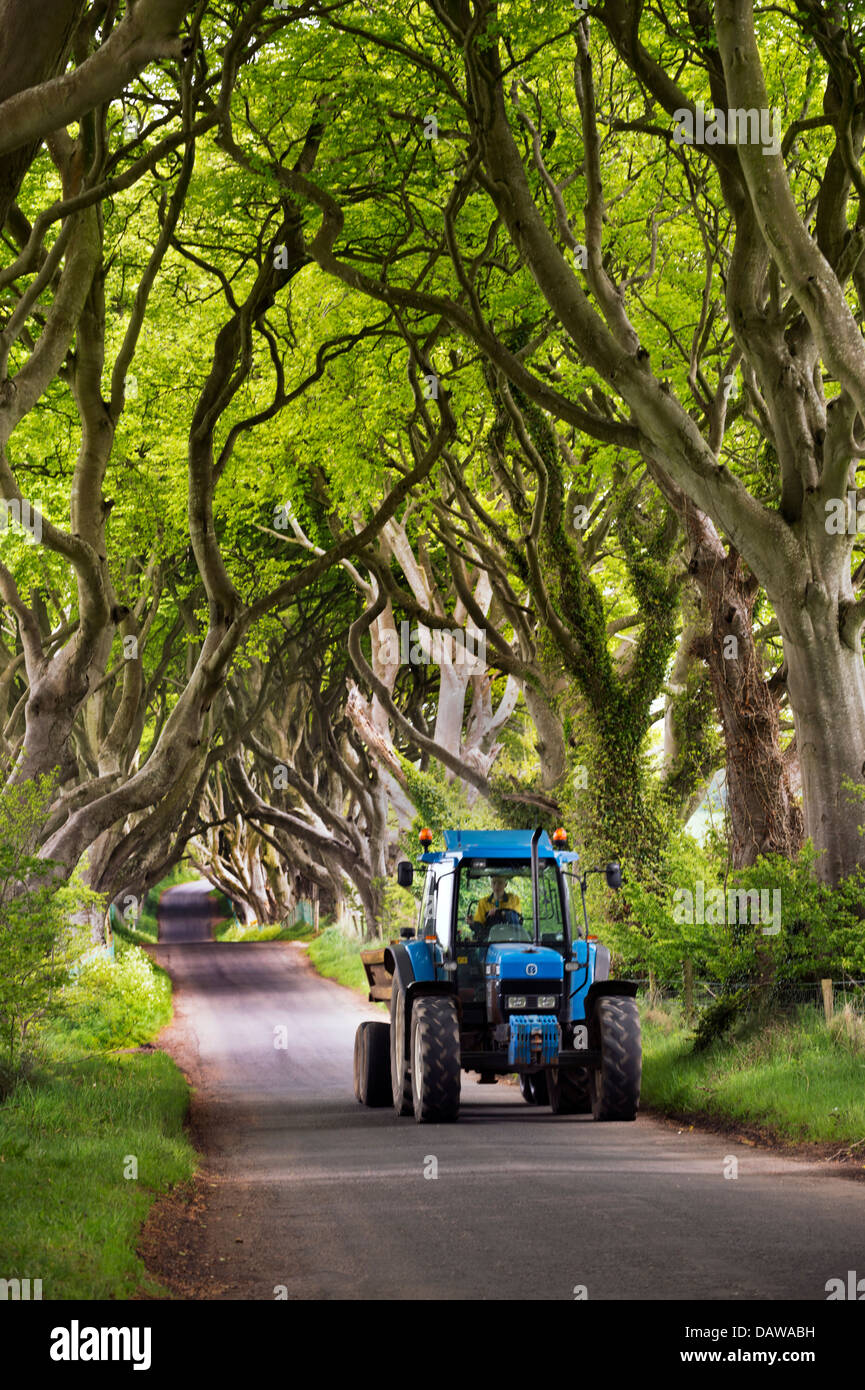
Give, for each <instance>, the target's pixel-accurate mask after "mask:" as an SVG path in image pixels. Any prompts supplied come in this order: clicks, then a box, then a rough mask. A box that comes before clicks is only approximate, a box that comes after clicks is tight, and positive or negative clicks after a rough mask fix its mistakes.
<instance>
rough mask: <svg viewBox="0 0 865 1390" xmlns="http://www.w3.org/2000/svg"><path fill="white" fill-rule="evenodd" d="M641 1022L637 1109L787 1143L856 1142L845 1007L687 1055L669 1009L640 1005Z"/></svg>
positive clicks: (860, 1112)
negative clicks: (719, 1123)
mask: <svg viewBox="0 0 865 1390" xmlns="http://www.w3.org/2000/svg"><path fill="white" fill-rule="evenodd" d="M642 1021H643V1091H642V1099H643V1101H644V1103H645V1104H646V1105H649V1106H652V1107H654V1108H655V1109H658V1110H662V1111H665V1112H666V1113H668V1114H673V1115H705V1116H708V1117H711V1118H712V1119H715V1120H730V1121H733V1122H736V1123H741V1124H750V1125H756V1126H758V1127H759V1128H762V1129H764V1130H766V1131H767V1132H768V1133H769V1134H770V1135H771V1136H773V1137H774V1136H777V1137H778V1138H780V1139H783V1140H785V1141H787V1142H793V1143H796V1142H798V1143H802V1142H815V1143H819V1142H824V1143H825V1142H831V1143H834V1142H835V1141H838V1144H839V1146H842V1145H849V1144H851V1143H855V1142H857V1141H858V1140H861V1139H863V1138H865V1020H863V1019H862V1017H861V1016H860V1015H857V1014H855V1013H854V1012H853V1011H852V1010H851V1009H850V1008H849V1006H848V1008H846V1009H845V1010H843V1011H842V1012H840V1013H839V1014H838V1015H837V1016H836V1017H835V1019H833V1021H832V1023H831V1025H829V1026H827V1024H826V1021H825V1019H824V1017H823V1015H822V1013H820V1012H819V1011H818V1010H816V1009H814V1008H810V1007H805V1006H803V1007H801V1008H799V1009H798V1010H797V1011H796V1012H795V1013H794V1014H790V1015H788V1016H785V1017H783V1018H776V1019H772V1020H770V1021H768V1022H764V1023H762V1024H758V1023H756V1022H752V1023H751V1024H750V1025H748V1024H745V1025H742V1026H740V1029H739V1031H738V1032H736V1033H734V1034H732V1035H731V1036H730V1037H729V1038H727V1039H725V1040H723V1041H718V1042H715V1043H713V1044H712V1045H711V1046H710V1047H708V1048H707V1049H706V1050H705V1051H704V1052H696V1053H695V1052H694V1051H693V1050H692V1041H693V1034H692V1033H691V1031H690V1030H689V1029H688V1028H687V1027H686V1026H685V1023H684V1021H683V1019H682V1017H681V1013H680V1011H679V1010H678V1009H677V1008H676V1006H672V1007H669V1008H664V1009H659V1008H649V1007H648V1006H646V1005H644V1006H643V1008H642ZM860 1152H862V1156H863V1158H865V1147H863V1150H861V1151H860Z"/></svg>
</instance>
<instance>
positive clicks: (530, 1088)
mask: <svg viewBox="0 0 865 1390" xmlns="http://www.w3.org/2000/svg"><path fill="white" fill-rule="evenodd" d="M520 1094H521V1095H522V1098H523V1100H524V1101H525V1102H526V1103H527V1104H528V1105H549V1103H550V1097H549V1094H548V1091H547V1074H546V1072H543V1071H534V1072H531V1073H530V1074H529V1075H527V1076H521V1077H520Z"/></svg>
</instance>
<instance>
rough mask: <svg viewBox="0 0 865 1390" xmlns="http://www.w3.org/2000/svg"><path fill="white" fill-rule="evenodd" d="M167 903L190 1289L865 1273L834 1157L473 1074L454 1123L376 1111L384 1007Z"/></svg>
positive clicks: (665, 1284) (651, 1283)
mask: <svg viewBox="0 0 865 1390" xmlns="http://www.w3.org/2000/svg"><path fill="white" fill-rule="evenodd" d="M161 916H162V940H163V941H164V943H165V944H163V945H160V946H159V947H158V948H156V954H157V956H158V959H159V961H160V963H161V964H162V965H164V966H166V967H167V968H168V970H169V971H170V973H171V975H172V977H173V979H174V981H175V986H176V988H177V991H178V993H177V997H176V1017H175V1022H174V1024H173V1025H172V1027H171V1029H170V1030H169V1031H168V1033H167V1035H166V1036H165V1038H164V1039H163V1045H165V1046H167V1048H168V1050H169V1051H170V1052H171V1053H172V1055H174V1056H175V1057H176V1058H177V1060H178V1061H179V1063H180V1064H181V1066H183V1067H184V1069H185V1071H186V1072H187V1074H188V1075H189V1076H190V1079H191V1080H192V1082H193V1084H194V1086H195V1087H196V1097H195V1102H194V1108H193V1120H194V1130H195V1136H196V1138H197V1141H198V1142H199V1144H201V1145H203V1147H204V1150H205V1156H206V1166H205V1172H204V1179H203V1183H204V1186H203V1190H204V1192H205V1194H206V1199H207V1208H206V1210H205V1211H204V1212H203V1213H202V1219H201V1220H200V1221H199V1222H197V1223H195V1229H194V1231H193V1229H192V1226H190V1231H189V1235H188V1238H187V1237H186V1236H184V1242H183V1243H184V1249H183V1250H182V1251H181V1255H180V1261H181V1264H182V1268H183V1269H184V1270H185V1271H186V1282H185V1288H186V1290H187V1292H188V1296H190V1297H200V1298H215V1299H219V1298H224V1299H273V1298H274V1297H277V1296H284V1295H287V1296H288V1297H289V1298H291V1299H296V1298H301V1299H304V1298H305V1299H322V1298H325V1299H327V1298H357V1299H391V1298H418V1299H471V1300H483V1299H498V1298H509V1297H513V1298H520V1299H526V1298H528V1299H573V1298H574V1297H575V1289H577V1288H578V1287H579V1286H584V1287H585V1289H586V1293H587V1296H588V1298H589V1299H590V1300H592V1299H679V1298H687V1299H717V1300H731V1301H742V1302H744V1301H748V1300H751V1299H755V1300H763V1299H781V1298H793V1299H806V1300H819V1301H824V1300H825V1298H826V1292H825V1285H826V1281H827V1280H828V1279H830V1278H834V1277H842V1278H846V1272H847V1271H848V1270H850V1269H854V1270H855V1269H860V1270H861V1269H862V1268H863V1257H865V1250H863V1244H865V1241H863V1232H865V1184H862V1183H858V1182H854V1181H850V1180H849V1179H845V1178H842V1177H838V1176H834V1175H831V1174H828V1173H827V1172H826V1171H825V1166H824V1165H821V1164H818V1163H807V1162H804V1161H802V1160H792V1159H788V1158H785V1157H783V1156H781V1155H776V1154H773V1153H770V1152H768V1151H765V1150H757V1149H754V1148H751V1147H748V1146H747V1145H744V1144H741V1143H737V1142H734V1141H732V1140H730V1139H727V1138H723V1137H722V1138H716V1137H714V1136H711V1135H706V1134H699V1133H694V1132H687V1131H685V1132H683V1133H681V1134H677V1133H676V1130H675V1129H674V1128H673V1129H671V1128H670V1127H669V1126H668V1125H667V1124H664V1123H662V1122H661V1121H659V1120H655V1119H651V1118H648V1117H645V1116H641V1117H640V1118H639V1119H638V1120H637V1121H636V1122H635V1123H633V1124H596V1123H594V1122H593V1121H592V1119H591V1117H584V1116H576V1117H569V1116H561V1117H559V1116H554V1115H552V1114H551V1113H550V1111H549V1110H546V1109H535V1108H534V1107H530V1106H527V1105H526V1104H525V1103H524V1102H523V1100H522V1099H521V1097H520V1095H519V1092H518V1090H517V1089H516V1088H515V1087H511V1086H504V1085H501V1084H499V1085H497V1086H480V1085H478V1084H476V1083H474V1082H471V1081H469V1080H468V1079H467V1078H466V1077H465V1075H464V1078H463V1104H462V1109H461V1114H460V1118H459V1120H458V1122H457V1123H456V1124H454V1125H441V1126H430V1125H416V1124H415V1122H414V1120H413V1119H412V1118H409V1119H402V1120H400V1119H397V1117H396V1116H395V1114H394V1113H393V1111H392V1110H390V1109H387V1110H368V1109H365V1108H364V1107H362V1106H360V1105H358V1103H357V1102H356V1101H355V1099H354V1094H353V1091H352V1048H353V1042H354V1033H355V1029H356V1027H357V1025H358V1023H359V1022H360V1020H361V1019H362V1018H365V1017H383V1016H384V1015H383V1014H379V1013H377V1012H375V1011H374V1010H373V1009H372V1008H371V1007H369V1006H366V1005H364V1004H363V1002H362V1001H361V1000H360V999H359V997H358V996H356V995H354V994H353V993H351V992H350V991H348V990H346V989H343V988H342V987H340V986H339V985H335V984H333V983H331V982H329V981H325V980H322V979H321V978H320V977H319V976H318V975H316V974H315V972H314V971H313V970H312V967H311V966H310V964H309V962H308V960H307V959H306V956H305V952H304V949H303V947H301V946H299V945H295V944H294V943H288V942H274V943H266V942H262V943H252V944H245V943H242V944H241V943H234V944H225V945H222V944H218V943H214V942H212V941H211V940H209V934H210V933H209V925H208V914H207V905H206V902H205V900H204V896H203V892H202V889H201V887H200V886H195V885H192V886H190V885H186V886H184V887H182V888H176V889H172V890H170V892H169V894H167V895H166V896H165V897H164V898H163V906H162V913H161ZM280 1029H284V1030H285V1031H284V1033H280V1032H279V1031H278V1030H280ZM282 1042H284V1043H285V1046H281V1045H279V1046H278V1045H277V1044H281V1043H282ZM731 1157H733V1158H735V1159H736V1160H737V1162H738V1176H737V1177H735V1178H732V1177H725V1171H726V1172H728V1173H729V1172H731V1171H732V1168H733V1165H731V1164H730V1162H729V1159H730V1158H731ZM433 1160H434V1161H433ZM436 1170H437V1177H432V1176H428V1175H430V1174H432V1173H433V1172H434V1171H436ZM275 1291H276V1292H275ZM283 1291H284V1292H283Z"/></svg>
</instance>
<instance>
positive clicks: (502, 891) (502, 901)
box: [473, 874, 521, 927]
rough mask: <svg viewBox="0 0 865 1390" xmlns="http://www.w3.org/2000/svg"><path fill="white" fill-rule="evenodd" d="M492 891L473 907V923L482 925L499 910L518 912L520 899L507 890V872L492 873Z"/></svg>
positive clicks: (478, 925)
mask: <svg viewBox="0 0 865 1390" xmlns="http://www.w3.org/2000/svg"><path fill="white" fill-rule="evenodd" d="M490 882H491V884H492V892H491V893H488V894H487V896H486V897H485V898H481V900H480V902H479V903H478V905H477V907H476V908H475V915H474V918H473V925H474V926H476V927H484V926H486V925H487V922H488V920H489V919H490V918H493V917H494V916H495V915H496V914H497V913H499V912H519V911H520V910H521V903H520V899H519V898H518V897H517V895H516V893H509V892H508V876H507V874H493V875H492V878H491V880H490Z"/></svg>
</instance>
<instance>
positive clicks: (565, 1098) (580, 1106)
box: [546, 1067, 592, 1115]
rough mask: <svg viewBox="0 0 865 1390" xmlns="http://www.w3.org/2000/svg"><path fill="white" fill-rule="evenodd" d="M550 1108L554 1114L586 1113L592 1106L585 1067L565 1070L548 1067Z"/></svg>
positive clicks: (547, 1078)
mask: <svg viewBox="0 0 865 1390" xmlns="http://www.w3.org/2000/svg"><path fill="white" fill-rule="evenodd" d="M546 1082H547V1091H548V1093H549V1099H550V1109H551V1110H552V1112H553V1114H554V1115H588V1114H589V1112H590V1110H591V1108H592V1096H591V1091H590V1089H589V1076H588V1072H587V1070H586V1068H585V1067H580V1068H578V1069H576V1070H574V1071H565V1070H564V1068H563V1067H548V1068H547V1071H546Z"/></svg>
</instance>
